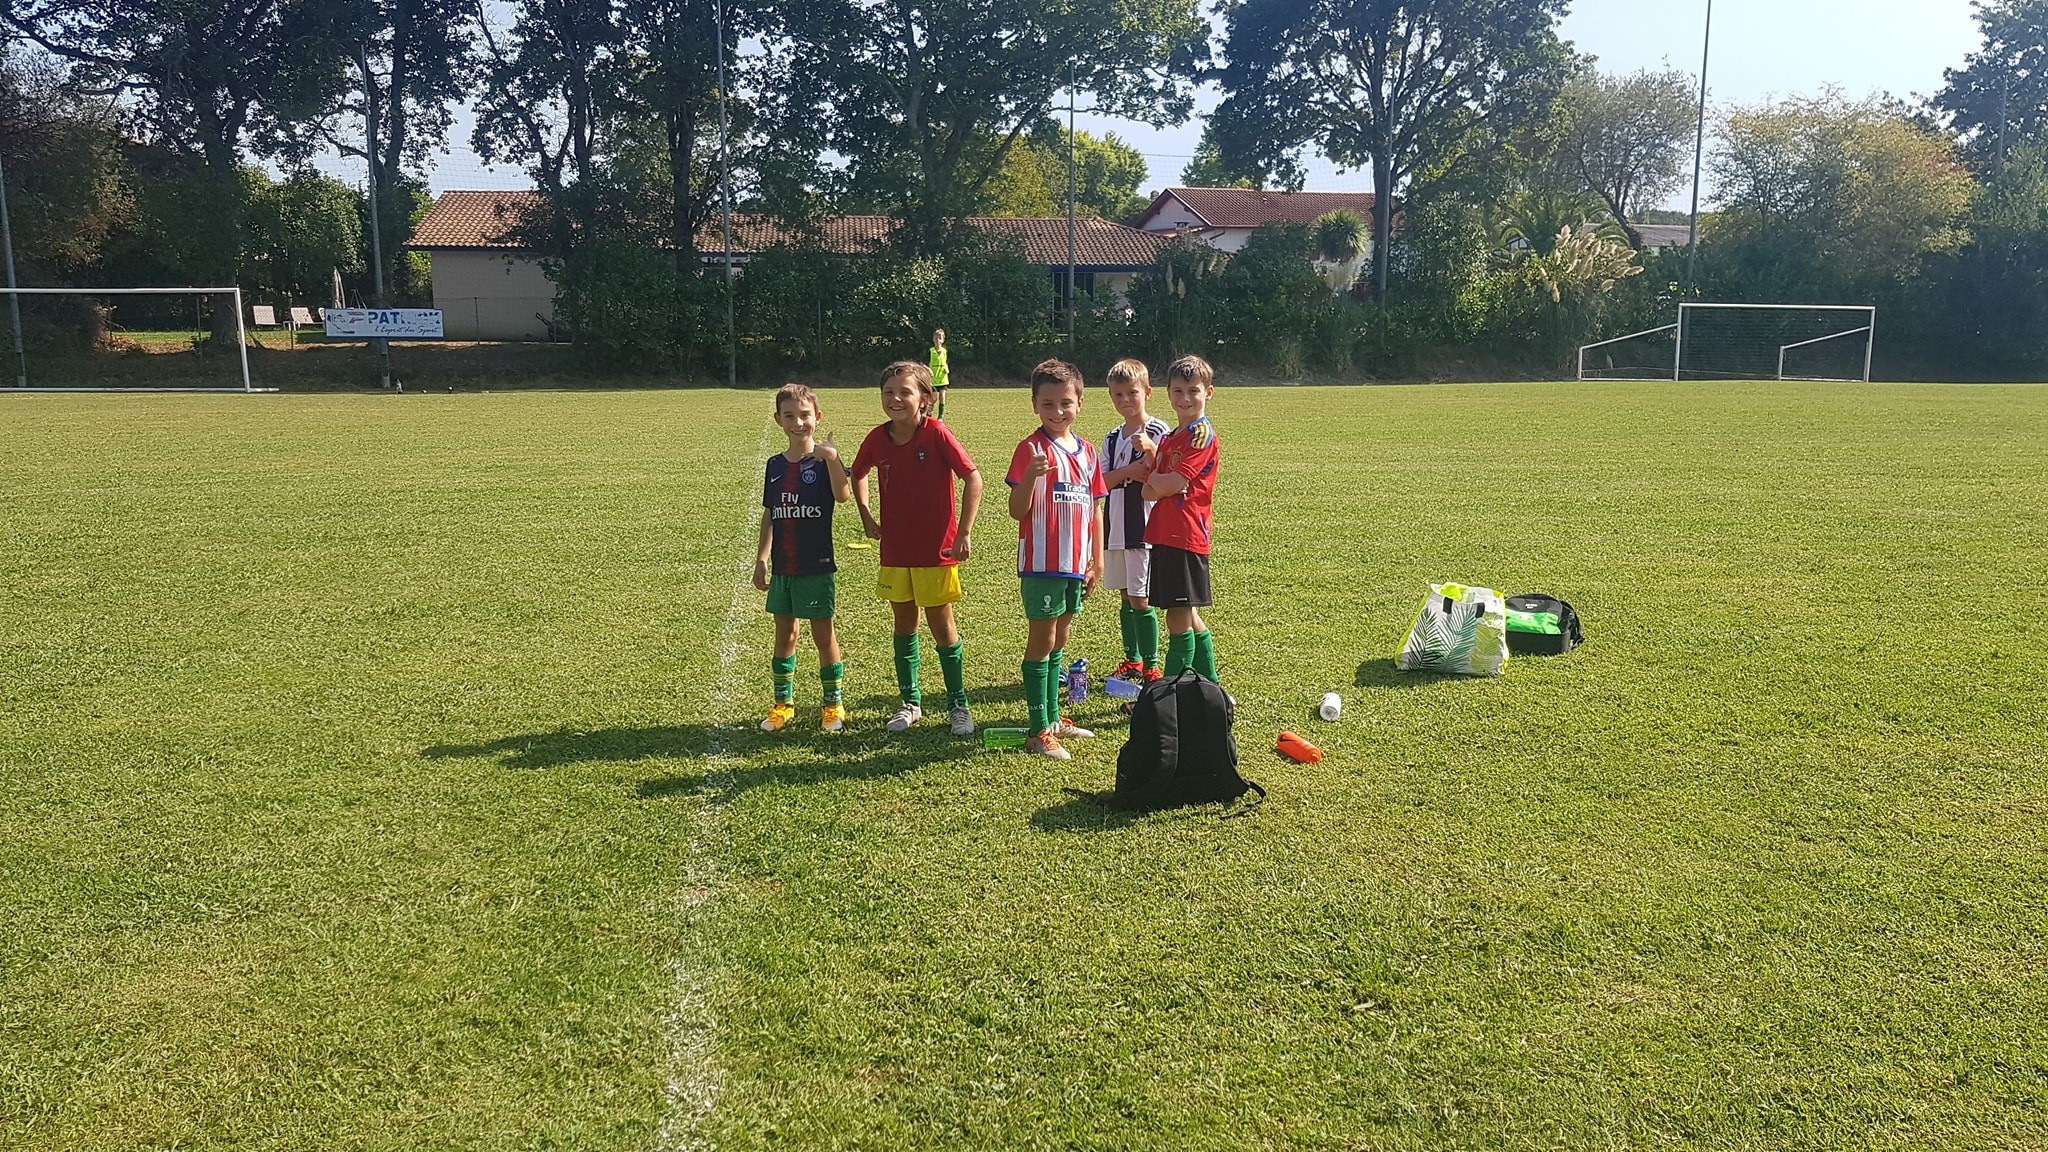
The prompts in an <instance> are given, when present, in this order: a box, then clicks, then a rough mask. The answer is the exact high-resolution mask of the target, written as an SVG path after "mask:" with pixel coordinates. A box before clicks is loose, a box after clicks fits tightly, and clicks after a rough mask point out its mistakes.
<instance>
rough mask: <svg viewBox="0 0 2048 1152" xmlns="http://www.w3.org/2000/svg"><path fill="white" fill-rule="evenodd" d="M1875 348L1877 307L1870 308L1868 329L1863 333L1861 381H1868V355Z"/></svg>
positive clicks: (1866, 382)
mask: <svg viewBox="0 0 2048 1152" xmlns="http://www.w3.org/2000/svg"><path fill="white" fill-rule="evenodd" d="M1876 350H1877V309H1875V308H1872V309H1871V310H1870V331H1868V332H1865V333H1864V334H1863V382H1864V383H1865V384H1868V383H1870V356H1871V353H1873V352H1875V351H1876Z"/></svg>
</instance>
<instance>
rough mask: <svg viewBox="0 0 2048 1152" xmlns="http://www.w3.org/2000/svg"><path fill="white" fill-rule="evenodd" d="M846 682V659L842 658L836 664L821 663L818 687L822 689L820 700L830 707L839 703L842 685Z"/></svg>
mask: <svg viewBox="0 0 2048 1152" xmlns="http://www.w3.org/2000/svg"><path fill="white" fill-rule="evenodd" d="M845 682H846V661H844V660H841V661H839V662H838V663H836V664H820V665H819V666H818V687H819V688H820V689H821V700H820V702H821V703H823V704H824V705H825V706H826V707H828V708H829V707H831V706H832V705H834V704H837V703H839V701H840V698H841V697H840V693H841V691H842V685H843V684H844V683H845Z"/></svg>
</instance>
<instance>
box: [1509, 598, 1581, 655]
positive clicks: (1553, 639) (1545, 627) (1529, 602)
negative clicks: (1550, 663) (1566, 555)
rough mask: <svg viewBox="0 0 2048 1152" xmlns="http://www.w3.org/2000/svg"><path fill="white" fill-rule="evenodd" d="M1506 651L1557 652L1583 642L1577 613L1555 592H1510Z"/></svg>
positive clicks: (1546, 653)
mask: <svg viewBox="0 0 2048 1152" xmlns="http://www.w3.org/2000/svg"><path fill="white" fill-rule="evenodd" d="M1507 610H1508V651H1510V652H1513V653H1516V654H1518V655H1531V656H1556V655H1559V654H1561V653H1565V652H1569V651H1571V650H1572V649H1574V648H1576V647H1578V646H1579V645H1581V644H1583V643H1585V642H1586V631H1585V629H1584V628H1582V627H1580V626H1579V614H1578V613H1577V612H1574V611H1572V606H1571V605H1569V604H1567V603H1565V602H1564V601H1562V600H1559V599H1558V598H1557V597H1555V596H1551V595H1547V594H1545V593H1542V592H1532V593H1530V594H1529V595H1527V596H1510V597H1508V599H1507Z"/></svg>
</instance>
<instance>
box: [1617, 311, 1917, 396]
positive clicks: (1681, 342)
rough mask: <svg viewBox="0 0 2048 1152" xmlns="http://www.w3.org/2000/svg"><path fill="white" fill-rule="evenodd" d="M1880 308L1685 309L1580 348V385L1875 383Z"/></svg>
mask: <svg viewBox="0 0 2048 1152" xmlns="http://www.w3.org/2000/svg"><path fill="white" fill-rule="evenodd" d="M1876 325H1877V309H1875V308H1872V307H1869V306H1864V305H1857V306H1841V305H1808V304H1689V303H1688V304H1680V305H1679V306H1678V322H1677V323H1675V324H1667V325H1665V326H1663V327H1661V328H1652V329H1650V330H1648V331H1645V332H1635V333H1631V334H1629V335H1627V336H1620V337H1616V338H1615V339H1612V340H1603V341H1600V342H1598V343H1595V344H1588V345H1586V346H1585V347H1583V348H1581V349H1579V379H1581V380H1659V379H1661V380H1863V381H1868V380H1869V379H1870V359H1871V352H1872V349H1873V347H1874V343H1873V336H1874V334H1875V332H1876Z"/></svg>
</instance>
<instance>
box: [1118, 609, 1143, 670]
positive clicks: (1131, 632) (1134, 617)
mask: <svg viewBox="0 0 2048 1152" xmlns="http://www.w3.org/2000/svg"><path fill="white" fill-rule="evenodd" d="M1116 625H1117V630H1118V631H1119V632H1122V633H1123V639H1124V659H1126V660H1129V661H1131V662H1133V663H1136V662H1137V659H1138V610H1137V609H1136V608H1133V607H1131V606H1130V605H1129V604H1120V605H1118V606H1117V612H1116Z"/></svg>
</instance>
